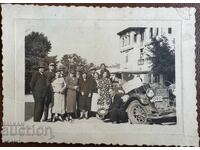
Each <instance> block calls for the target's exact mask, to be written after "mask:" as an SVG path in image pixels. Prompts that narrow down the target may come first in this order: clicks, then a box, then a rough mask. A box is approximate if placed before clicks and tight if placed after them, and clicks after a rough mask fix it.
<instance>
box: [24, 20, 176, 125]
mask: <svg viewBox="0 0 200 150" xmlns="http://www.w3.org/2000/svg"><path fill="white" fill-rule="evenodd" d="M113 23H114V22H112V21H111V22H110V21H96V20H94V21H89V22H87V21H85V22H82V24H81V26H80V24H79V22H73V21H72V22H65V21H64V22H63V23H62V24H60V23H59V21H58V22H47V24H48V26H51V25H52V26H54V27H52V28H48V30H46V24H43V25H44V26H39V27H38V29H37V28H35V29H28V30H27V33H26V36H25V38H24V39H25V66H26V67H25V68H26V70H25V94H26V97H27V100H29V101H28V102H26V104H25V110H26V111H25V119H26V121H35V122H40V121H47V122H55V123H56V122H57V121H60V122H65V123H67V122H70V123H79V120H80V121H84V122H87V121H88V120H91V121H90V123H92V122H97V121H98V122H99V124H102V123H108V124H109V123H116V124H118V123H122V124H123V123H129V124H160V125H163V124H169V125H172V124H176V94H175V84H176V82H175V51H176V47H175V42H176V40H177V39H176V37H175V35H176V33H175V32H176V29H174V28H172V27H171V26H164V27H162V26H161V27H158V26H152V27H145V26H143V27H142V26H141V27H134V24H133V26H130V25H129V24H128V25H127V26H125V25H123V26H122V25H120V22H118V21H116V22H115V25H112V24H113ZM49 24H50V25H49ZM71 24H73V27H70V28H68V26H71ZM118 24H119V25H118ZM124 24H125V23H124ZM55 27H56V28H58V29H59V30H57V31H56V35H55V30H54V29H55ZM124 27H125V28H124ZM60 37H62V39H60Z"/></svg>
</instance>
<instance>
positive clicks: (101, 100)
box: [30, 63, 125, 122]
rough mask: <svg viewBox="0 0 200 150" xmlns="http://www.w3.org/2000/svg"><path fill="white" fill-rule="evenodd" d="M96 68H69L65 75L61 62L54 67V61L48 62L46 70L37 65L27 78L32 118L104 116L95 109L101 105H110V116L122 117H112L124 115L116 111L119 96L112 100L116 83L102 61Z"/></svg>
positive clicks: (48, 119)
mask: <svg viewBox="0 0 200 150" xmlns="http://www.w3.org/2000/svg"><path fill="white" fill-rule="evenodd" d="M100 68H101V69H100V73H98V72H97V71H96V68H94V67H92V68H91V69H90V70H89V72H85V71H81V70H70V71H69V73H68V75H66V76H65V75H64V66H62V65H61V66H58V67H57V69H56V70H55V64H54V63H50V64H49V69H48V71H45V66H44V65H42V64H41V65H39V68H38V71H36V72H35V73H34V74H33V76H32V79H31V82H30V86H31V89H32V93H33V97H34V102H35V106H34V121H35V122H40V121H41V119H42V116H43V120H42V121H50V122H55V121H72V120H73V119H74V118H75V117H78V118H79V119H83V118H85V119H88V118H89V117H90V116H91V115H95V116H96V117H98V118H100V119H104V117H105V116H104V115H103V116H101V115H100V114H99V113H97V112H98V111H99V110H101V109H103V110H110V109H113V111H111V112H113V113H111V115H110V116H111V120H113V121H119V120H122V119H116V118H120V116H122V117H121V118H124V117H123V116H125V111H124V110H123V112H122V113H120V114H119V112H120V111H121V106H118V105H119V102H117V101H120V100H121V99H120V97H116V101H115V102H114V101H113V98H114V95H116V93H117V92H116V91H118V90H116V89H120V88H119V87H120V86H113V85H114V81H113V82H112V80H111V79H110V72H109V70H107V69H106V66H105V64H101V66H100ZM115 82H116V81H115ZM118 83H119V82H118ZM116 87H117V88H116ZM116 102H117V104H115V103H116ZM114 105H116V107H117V110H116V108H115V106H114ZM118 107H119V108H118Z"/></svg>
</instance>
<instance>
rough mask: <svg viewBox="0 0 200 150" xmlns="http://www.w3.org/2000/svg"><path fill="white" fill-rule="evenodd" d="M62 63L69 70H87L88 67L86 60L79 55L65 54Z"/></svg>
mask: <svg viewBox="0 0 200 150" xmlns="http://www.w3.org/2000/svg"><path fill="white" fill-rule="evenodd" d="M61 63H62V64H63V65H64V66H66V68H67V70H75V69H77V68H80V69H85V67H86V66H87V61H86V59H84V58H82V57H81V56H79V55H77V54H65V55H64V56H63V57H62V59H61Z"/></svg>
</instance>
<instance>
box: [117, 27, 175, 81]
mask: <svg viewBox="0 0 200 150" xmlns="http://www.w3.org/2000/svg"><path fill="white" fill-rule="evenodd" d="M117 35H118V36H119V38H120V54H121V57H120V58H121V60H120V69H122V70H124V71H126V70H127V71H128V72H133V73H135V74H137V75H139V76H140V77H141V79H142V80H143V82H145V83H155V82H158V83H161V84H163V81H164V79H163V75H161V74H160V75H153V74H152V73H151V62H150V61H148V60H147V54H150V52H149V51H148V49H147V45H150V44H151V40H152V38H153V37H156V38H159V37H161V36H162V35H163V36H165V37H167V39H168V40H169V44H170V46H171V48H173V49H175V38H174V32H173V30H172V28H171V27H168V28H162V27H129V28H126V29H124V30H122V31H120V32H119V33H117Z"/></svg>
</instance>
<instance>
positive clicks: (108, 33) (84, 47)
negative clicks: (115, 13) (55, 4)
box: [26, 19, 129, 65]
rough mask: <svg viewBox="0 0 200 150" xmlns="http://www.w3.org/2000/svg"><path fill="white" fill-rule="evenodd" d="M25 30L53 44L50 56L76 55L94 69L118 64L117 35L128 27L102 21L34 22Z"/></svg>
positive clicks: (118, 23)
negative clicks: (45, 38)
mask: <svg viewBox="0 0 200 150" xmlns="http://www.w3.org/2000/svg"><path fill="white" fill-rule="evenodd" d="M29 24H31V26H30V25H29V26H28V27H27V29H26V35H27V34H29V33H30V32H32V31H36V32H42V33H44V35H45V36H47V37H48V40H50V42H51V44H52V49H51V52H50V53H49V56H55V55H57V57H58V60H59V59H60V58H61V57H62V56H63V55H64V54H72V53H76V54H78V55H80V56H81V57H83V58H85V59H87V62H89V63H90V62H92V63H94V64H96V65H99V64H100V63H106V64H107V65H112V64H116V63H119V59H120V47H119V45H120V44H119V43H120V41H119V36H118V35H117V33H118V32H119V31H121V30H123V29H125V28H127V27H129V26H128V25H126V24H124V23H123V22H122V21H105V20H59V19H58V20H35V21H31V23H29Z"/></svg>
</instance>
